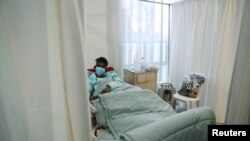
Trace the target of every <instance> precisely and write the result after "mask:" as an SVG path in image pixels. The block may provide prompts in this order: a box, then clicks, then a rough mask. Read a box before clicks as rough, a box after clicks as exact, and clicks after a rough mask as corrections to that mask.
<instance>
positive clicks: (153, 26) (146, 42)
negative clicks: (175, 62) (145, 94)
mask: <svg viewBox="0 0 250 141" xmlns="http://www.w3.org/2000/svg"><path fill="white" fill-rule="evenodd" d="M107 13H108V20H107V21H108V24H107V29H108V32H107V33H108V57H109V58H110V59H109V60H113V62H112V64H114V65H115V66H118V67H126V68H130V69H133V67H134V66H133V65H134V64H135V62H134V60H135V56H137V57H138V58H139V59H141V58H144V61H145V62H146V64H148V65H151V66H154V67H156V66H157V67H158V68H159V77H158V81H161V82H166V81H167V78H168V53H169V52H168V45H169V44H168V40H169V5H162V4H155V3H150V2H145V1H137V0H119V1H117V0H110V1H108V4H107ZM114 60H115V61H114ZM139 61H140V60H139Z"/></svg>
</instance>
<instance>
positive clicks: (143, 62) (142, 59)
mask: <svg viewBox="0 0 250 141" xmlns="http://www.w3.org/2000/svg"><path fill="white" fill-rule="evenodd" d="M140 64H141V70H142V71H145V69H146V64H145V60H144V57H142V58H141V63H140Z"/></svg>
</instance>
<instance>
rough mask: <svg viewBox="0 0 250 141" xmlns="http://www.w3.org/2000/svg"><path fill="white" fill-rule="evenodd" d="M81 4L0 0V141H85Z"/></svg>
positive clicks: (88, 127)
mask: <svg viewBox="0 0 250 141" xmlns="http://www.w3.org/2000/svg"><path fill="white" fill-rule="evenodd" d="M84 9H85V8H84V1H83V0H74V1H68V0H45V1H40V0H18V1H17V0H1V1H0V140H1V141H90V140H91V134H90V133H91V124H90V111H89V105H88V93H87V83H86V82H87V81H86V77H87V72H86V69H85V68H86V67H85V59H84V58H85V52H84V32H85V31H84V17H85V16H84Z"/></svg>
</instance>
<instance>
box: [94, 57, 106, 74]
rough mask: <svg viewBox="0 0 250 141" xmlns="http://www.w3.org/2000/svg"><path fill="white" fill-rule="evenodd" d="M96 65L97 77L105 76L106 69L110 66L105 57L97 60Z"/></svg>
mask: <svg viewBox="0 0 250 141" xmlns="http://www.w3.org/2000/svg"><path fill="white" fill-rule="evenodd" d="M95 62H96V65H95V70H96V74H97V76H103V75H104V74H105V69H106V67H107V66H108V61H107V59H106V58H104V57H99V58H97V59H96V60H95Z"/></svg>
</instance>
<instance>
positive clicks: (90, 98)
mask: <svg viewBox="0 0 250 141" xmlns="http://www.w3.org/2000/svg"><path fill="white" fill-rule="evenodd" d="M98 98H99V96H98V95H96V96H89V101H91V100H95V99H98Z"/></svg>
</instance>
